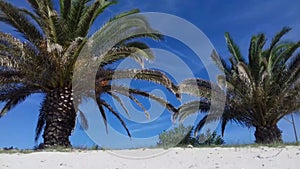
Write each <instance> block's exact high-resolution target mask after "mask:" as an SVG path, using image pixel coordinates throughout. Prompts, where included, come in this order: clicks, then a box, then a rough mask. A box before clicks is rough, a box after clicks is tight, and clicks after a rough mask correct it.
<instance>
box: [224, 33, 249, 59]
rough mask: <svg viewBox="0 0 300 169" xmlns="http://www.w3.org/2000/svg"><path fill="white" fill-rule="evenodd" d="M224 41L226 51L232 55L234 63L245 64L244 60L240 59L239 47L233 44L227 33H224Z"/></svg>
mask: <svg viewBox="0 0 300 169" xmlns="http://www.w3.org/2000/svg"><path fill="white" fill-rule="evenodd" d="M225 39H226V43H227V47H228V50H229V52H230V53H231V54H232V56H233V57H234V59H235V60H236V61H240V62H245V61H244V58H243V57H242V54H241V52H240V49H239V47H238V46H237V45H236V44H235V43H234V42H233V40H232V38H231V37H230V34H229V33H228V32H226V33H225Z"/></svg>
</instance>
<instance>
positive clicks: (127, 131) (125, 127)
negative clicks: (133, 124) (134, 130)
mask: <svg viewBox="0 0 300 169" xmlns="http://www.w3.org/2000/svg"><path fill="white" fill-rule="evenodd" d="M101 104H102V105H103V106H104V107H106V108H107V109H108V110H109V111H110V112H112V113H113V115H114V116H115V117H116V118H117V119H118V120H119V121H120V122H121V124H122V126H123V128H124V129H125V130H126V133H127V135H128V136H129V137H131V134H130V131H129V129H128V128H127V126H126V124H125V122H124V120H123V119H122V118H121V116H120V115H119V113H118V112H116V111H115V110H114V109H113V108H112V107H111V106H110V105H109V104H108V103H106V102H105V101H101Z"/></svg>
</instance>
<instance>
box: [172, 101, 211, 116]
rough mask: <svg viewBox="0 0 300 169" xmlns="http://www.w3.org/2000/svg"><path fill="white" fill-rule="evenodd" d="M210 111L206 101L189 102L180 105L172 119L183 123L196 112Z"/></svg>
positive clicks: (208, 103)
mask: <svg viewBox="0 0 300 169" xmlns="http://www.w3.org/2000/svg"><path fill="white" fill-rule="evenodd" d="M209 109H210V102H209V101H208V100H199V101H191V102H188V103H185V104H183V105H181V106H180V107H179V109H178V114H174V117H173V119H177V118H178V120H179V121H183V120H184V119H185V118H186V117H188V116H190V115H192V114H195V113H197V112H199V111H200V112H208V111H209Z"/></svg>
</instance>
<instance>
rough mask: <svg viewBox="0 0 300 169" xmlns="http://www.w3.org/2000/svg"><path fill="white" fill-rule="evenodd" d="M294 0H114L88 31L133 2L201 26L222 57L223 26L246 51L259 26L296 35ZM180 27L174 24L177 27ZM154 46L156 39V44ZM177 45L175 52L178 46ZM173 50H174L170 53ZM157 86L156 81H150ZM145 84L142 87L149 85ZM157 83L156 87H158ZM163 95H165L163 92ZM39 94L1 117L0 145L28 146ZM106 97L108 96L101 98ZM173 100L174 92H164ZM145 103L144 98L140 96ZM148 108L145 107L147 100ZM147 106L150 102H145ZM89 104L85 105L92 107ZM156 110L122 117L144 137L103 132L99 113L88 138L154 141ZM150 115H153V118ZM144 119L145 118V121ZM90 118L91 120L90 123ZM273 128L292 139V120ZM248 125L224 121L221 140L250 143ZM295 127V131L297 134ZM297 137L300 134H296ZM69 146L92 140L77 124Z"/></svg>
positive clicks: (299, 31) (161, 124)
mask: <svg viewBox="0 0 300 169" xmlns="http://www.w3.org/2000/svg"><path fill="white" fill-rule="evenodd" d="M8 1H9V2H12V3H14V4H15V5H17V6H20V7H27V5H26V3H25V0H22V1H20V0H8ZM299 6H300V2H299V1H297V0H285V1H283V0H266V1H259V0H250V1H239V0H228V1H221V0H219V1H217V0H211V1H202V0H189V1H182V0H151V1H150V0H148V1H146V0H119V4H117V5H114V6H112V7H111V8H109V9H108V10H107V11H106V12H105V13H104V14H103V15H102V16H100V18H99V20H97V22H96V24H95V25H94V26H93V28H92V30H91V33H93V32H95V31H96V30H97V29H98V28H100V27H101V26H102V24H103V22H105V21H107V20H108V19H109V18H110V17H112V16H113V15H114V14H117V13H120V12H122V11H127V10H130V9H133V8H139V9H140V10H141V11H142V12H164V13H169V14H173V15H176V16H179V17H181V18H183V19H186V20H187V21H189V22H191V23H193V24H194V25H196V26H197V27H198V28H199V29H201V30H202V31H203V32H204V33H205V34H206V35H207V37H208V38H209V39H210V40H211V42H212V44H213V45H214V47H215V48H216V50H217V51H218V53H219V54H220V55H221V56H224V57H228V51H227V48H226V44H225V40H224V32H230V33H231V35H232V37H233V38H234V40H235V42H236V43H237V44H238V45H239V46H240V47H241V50H242V53H243V54H244V55H245V56H246V54H247V50H248V46H249V40H250V37H251V36H252V35H254V34H257V33H261V32H264V33H266V35H267V37H268V38H269V39H271V37H272V36H273V35H274V34H275V33H276V32H278V31H279V30H280V29H281V28H282V27H283V26H290V27H292V28H293V30H292V31H291V32H290V33H289V34H288V36H287V38H289V39H291V40H299V39H300V22H299V16H300V8H299ZM0 29H1V31H3V32H10V33H13V32H12V30H11V28H9V27H7V26H5V25H3V24H1V23H0ZM178 29H180V28H178ZM163 43H165V45H162V46H163V48H169V49H170V51H171V52H172V49H175V50H174V51H173V52H174V53H175V54H178V55H181V56H182V57H183V58H184V57H186V56H189V55H191V52H190V51H189V50H187V49H186V48H185V47H183V46H182V45H181V46H180V45H179V44H177V43H175V42H174V43H172V42H163ZM158 46H160V45H158ZM179 46H180V47H179ZM179 51H180V52H179ZM176 52H177V53H176ZM198 73H199V76H200V77H201V76H204V77H206V74H205V72H198ZM154 87H158V86H154ZM154 87H152V88H151V87H149V88H148V90H153V89H154ZM158 88H159V87H158ZM167 96H169V95H167ZM42 97H43V96H41V95H33V96H32V97H30V98H28V99H27V100H26V102H24V103H22V104H20V105H19V106H17V107H16V108H15V109H13V110H12V111H11V112H9V113H8V114H7V115H6V116H5V117H3V118H1V119H0V135H1V139H0V147H9V146H15V147H19V148H32V147H33V146H34V145H35V144H34V141H33V139H34V129H35V125H36V122H37V115H38V111H39V107H40V103H41V99H42ZM107 99H109V98H107ZM170 99H171V100H175V99H174V98H170ZM143 102H144V103H145V104H146V105H150V103H148V102H149V101H147V100H144V101H143ZM148 108H150V107H149V106H148ZM151 108H152V107H151ZM92 110H93V107H92V106H91V107H90V108H89V110H87V111H92ZM158 110H160V107H159V106H157V108H156V109H155V111H154V112H151V111H150V113H151V115H152V119H151V120H154V121H153V122H149V121H147V119H144V120H145V123H144V124H141V123H134V122H132V120H134V119H136V118H138V119H139V120H141V119H142V118H143V117H139V116H138V115H136V116H134V115H132V117H131V118H130V119H127V120H126V122H127V123H128V127H129V128H130V129H131V132H132V134H133V136H134V137H135V138H145V137H147V139H142V141H141V140H138V139H131V140H130V139H128V138H126V137H124V138H123V137H119V136H118V133H117V132H113V129H109V133H108V135H107V134H106V133H105V130H104V128H103V125H101V124H102V120H101V118H92V119H91V121H92V120H95V121H96V123H97V122H98V123H97V124H98V125H99V126H93V127H91V129H95V128H96V129H97V130H94V131H91V132H89V133H92V134H95V135H97V136H93V138H96V139H99V140H98V141H99V142H101V145H100V146H105V147H110V148H127V147H139V146H149V145H154V144H155V142H156V141H157V138H156V137H153V138H151V137H152V136H155V135H157V134H158V133H160V132H162V130H164V129H167V128H168V127H170V125H172V123H171V121H170V114H169V113H168V112H158V113H157V112H156V111H158ZM153 118H154V119H153ZM295 118H296V124H297V128H298V129H300V116H299V115H298V116H295ZM146 122H147V123H146ZM96 123H95V125H96ZM110 124H111V126H112V127H113V128H114V129H115V130H117V131H120V132H124V131H123V130H122V128H121V127H120V125H119V123H118V122H117V121H116V120H115V119H114V118H110ZM279 128H280V129H282V131H283V139H284V141H286V142H292V141H294V140H295V139H294V135H293V132H292V126H291V124H289V123H288V122H287V121H285V120H283V121H281V122H280V123H279ZM253 131H254V129H250V130H248V129H246V128H242V127H239V126H236V125H234V124H232V125H228V127H227V129H226V132H225V137H224V138H225V141H226V142H227V143H232V144H236V143H252V142H253V140H254V136H253ZM299 133H300V131H299V132H298V135H299ZM298 137H299V138H300V135H299V136H298ZM71 141H72V144H73V145H74V146H91V145H93V144H94V143H93V142H92V141H91V140H90V139H89V137H87V135H86V134H85V132H83V131H82V130H81V129H79V127H77V128H76V130H75V132H74V133H73V136H72V137H71Z"/></svg>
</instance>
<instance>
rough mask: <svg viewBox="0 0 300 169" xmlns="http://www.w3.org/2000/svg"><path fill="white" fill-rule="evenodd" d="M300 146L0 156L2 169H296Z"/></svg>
mask: <svg viewBox="0 0 300 169" xmlns="http://www.w3.org/2000/svg"><path fill="white" fill-rule="evenodd" d="M299 166H300V146H286V147H230V148H223V147H222V148H221V147H213V148H171V149H168V150H164V149H136V150H88V151H87V150H84V151H79V150H76V151H74V152H34V153H29V154H22V153H14V154H5V153H4V154H0V168H1V169H56V168H57V169H218V168H220V169H262V168H263V169H298V168H299Z"/></svg>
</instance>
